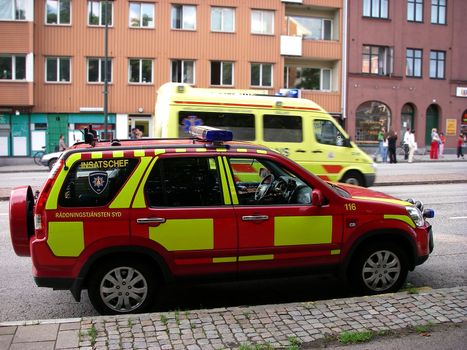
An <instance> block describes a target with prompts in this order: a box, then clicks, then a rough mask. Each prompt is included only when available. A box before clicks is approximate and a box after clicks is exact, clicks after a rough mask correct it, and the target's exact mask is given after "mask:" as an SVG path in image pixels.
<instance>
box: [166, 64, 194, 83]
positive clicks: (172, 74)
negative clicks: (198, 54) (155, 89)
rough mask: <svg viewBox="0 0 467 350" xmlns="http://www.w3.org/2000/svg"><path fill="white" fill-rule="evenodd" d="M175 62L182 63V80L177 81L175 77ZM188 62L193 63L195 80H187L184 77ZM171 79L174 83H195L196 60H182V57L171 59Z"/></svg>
mask: <svg viewBox="0 0 467 350" xmlns="http://www.w3.org/2000/svg"><path fill="white" fill-rule="evenodd" d="M175 62H178V63H179V64H180V73H181V74H180V77H181V79H180V80H181V81H175V80H174V79H173V76H174V71H173V68H174V67H173V64H174V63H175ZM186 63H192V64H193V66H192V69H193V81H187V80H185V79H184V76H185V74H184V72H185V64H186ZM177 75H178V74H177ZM170 81H171V82H172V83H185V84H190V85H194V84H195V60H181V59H172V60H170Z"/></svg>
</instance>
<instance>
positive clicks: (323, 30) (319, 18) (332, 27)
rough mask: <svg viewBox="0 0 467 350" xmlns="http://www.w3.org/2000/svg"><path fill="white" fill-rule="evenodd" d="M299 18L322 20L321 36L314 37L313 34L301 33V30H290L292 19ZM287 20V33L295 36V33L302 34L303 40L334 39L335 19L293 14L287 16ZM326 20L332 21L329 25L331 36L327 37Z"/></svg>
mask: <svg viewBox="0 0 467 350" xmlns="http://www.w3.org/2000/svg"><path fill="white" fill-rule="evenodd" d="M299 18H304V19H308V20H315V21H319V22H320V26H321V28H320V29H321V30H320V35H319V38H314V37H313V36H310V35H304V34H299V32H296V33H292V31H291V30H290V21H291V20H293V19H299ZM286 22H287V35H292V36H295V35H299V36H300V35H301V36H302V38H303V40H326V41H331V40H333V35H334V20H333V19H331V18H324V17H312V16H294V15H291V16H286ZM325 22H329V23H330V26H329V29H330V32H329V38H326V35H325V32H326V25H325ZM306 29H310V28H308V27H306Z"/></svg>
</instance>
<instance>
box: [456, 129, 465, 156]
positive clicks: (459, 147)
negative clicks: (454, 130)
mask: <svg viewBox="0 0 467 350" xmlns="http://www.w3.org/2000/svg"><path fill="white" fill-rule="evenodd" d="M463 143H464V135H462V133H460V134H459V137H458V138H457V158H460V157H462V159H464V153H462V144H463Z"/></svg>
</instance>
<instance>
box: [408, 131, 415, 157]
mask: <svg viewBox="0 0 467 350" xmlns="http://www.w3.org/2000/svg"><path fill="white" fill-rule="evenodd" d="M407 143H408V146H409V158H408V161H409V163H412V162H413V155H414V153H415V151H416V150H417V142H415V130H414V129H412V130H411V131H410V134H409V137H408V139H407Z"/></svg>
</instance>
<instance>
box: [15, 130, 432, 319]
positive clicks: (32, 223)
mask: <svg viewBox="0 0 467 350" xmlns="http://www.w3.org/2000/svg"><path fill="white" fill-rule="evenodd" d="M193 132H194V134H195V135H196V136H193V137H192V138H185V139H140V140H121V141H118V140H113V141H96V140H95V139H93V138H92V137H91V139H89V137H86V141H87V142H88V143H79V144H75V145H74V146H73V147H72V148H71V149H69V150H66V151H65V152H64V153H63V154H62V155H61V157H60V158H59V159H58V161H57V162H56V164H55V165H54V168H53V169H52V171H51V172H50V175H49V177H48V179H47V180H46V182H45V184H44V185H43V187H42V189H41V190H40V192H39V193H38V195H37V196H36V197H37V198H35V196H34V195H33V192H32V189H31V187H28V186H24V187H19V188H15V189H14V190H12V192H11V198H10V231H11V239H12V243H13V247H14V250H15V252H16V254H17V255H20V256H30V257H31V258H32V264H33V269H32V273H33V276H34V279H35V282H36V284H37V285H38V286H40V287H51V288H54V289H69V290H71V292H72V294H73V296H74V297H75V299H76V300H77V301H79V300H80V297H81V292H82V290H83V289H87V290H88V293H89V297H90V300H91V302H92V304H93V306H94V307H95V308H96V309H97V310H98V311H99V312H100V313H103V314H119V313H135V312H143V311H147V310H148V309H149V308H150V307H151V305H152V303H153V302H154V301H155V299H156V298H155V296H156V291H157V290H158V288H160V287H161V286H162V285H164V284H165V283H168V282H172V281H175V280H181V279H184V278H195V279H196V280H200V279H202V278H203V279H204V278H210V277H216V280H217V279H218V278H219V277H222V278H234V279H240V278H243V277H246V276H249V275H250V274H252V273H255V274H258V272H259V274H260V275H264V276H271V275H272V276H279V275H282V274H287V275H290V274H291V273H303V272H305V273H312V271H316V270H320V271H322V270H328V271H330V272H334V273H339V274H340V275H341V276H342V277H343V278H347V280H348V282H349V283H350V284H351V286H353V287H354V288H355V289H356V290H359V291H360V292H363V293H369V294H373V293H382V292H391V291H396V290H398V289H399V288H400V287H401V286H402V285H403V283H404V281H405V279H406V276H407V273H408V271H411V270H413V269H414V268H415V267H416V266H417V265H419V264H422V263H423V262H424V261H425V260H426V259H427V258H428V256H429V254H430V252H431V251H432V250H433V236H432V229H431V226H430V224H429V223H428V222H427V221H426V220H425V218H426V217H432V216H433V212H432V211H431V210H429V209H423V206H422V204H421V203H420V202H415V203H414V201H403V200H399V199H396V198H393V197H390V196H387V195H385V194H383V193H379V192H374V191H371V190H368V189H365V188H363V187H357V186H352V185H346V184H338V183H330V182H325V181H323V180H322V179H320V178H319V177H317V176H315V175H313V174H312V173H310V172H309V171H307V170H306V169H304V168H303V167H301V166H300V165H298V164H297V163H295V162H294V161H292V160H290V159H289V158H287V157H284V156H282V155H281V154H279V153H277V152H276V151H274V150H271V149H269V148H266V147H263V146H257V145H254V144H251V143H246V142H236V141H231V139H232V133H231V132H229V131H226V130H218V129H212V128H209V127H196V128H193Z"/></svg>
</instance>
